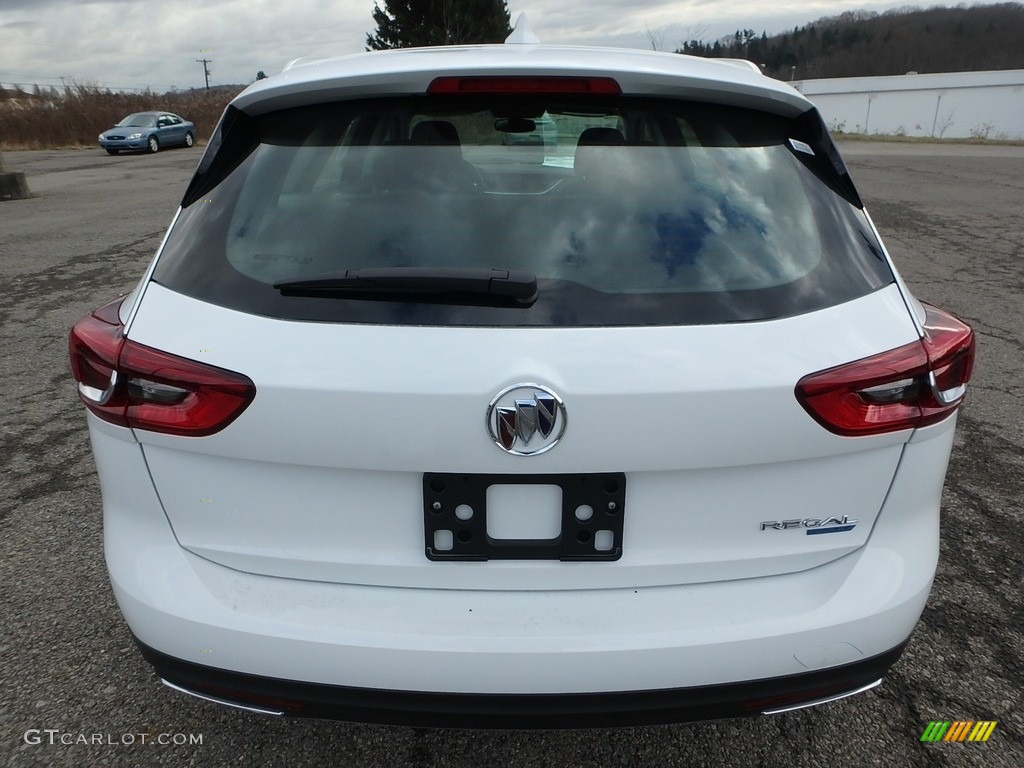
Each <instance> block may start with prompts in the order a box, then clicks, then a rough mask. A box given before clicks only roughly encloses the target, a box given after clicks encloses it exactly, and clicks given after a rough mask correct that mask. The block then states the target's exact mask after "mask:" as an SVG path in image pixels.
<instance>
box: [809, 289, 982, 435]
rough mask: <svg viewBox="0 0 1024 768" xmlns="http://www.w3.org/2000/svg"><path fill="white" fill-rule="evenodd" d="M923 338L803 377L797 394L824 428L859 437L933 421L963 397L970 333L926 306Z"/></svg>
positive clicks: (971, 350)
mask: <svg viewBox="0 0 1024 768" xmlns="http://www.w3.org/2000/svg"><path fill="white" fill-rule="evenodd" d="M925 311H926V318H925V322H924V338H922V339H920V340H919V341H914V342H911V343H910V344H906V345H904V346H902V347H898V348H897V349H893V350H890V351H888V352H883V353H882V354H880V355H875V356H873V357H868V358H865V359H863V360H856V361H854V362H852V363H847V364H845V365H840V366H837V367H835V368H829V369H828V370H825V371H818V372H817V373H812V374H810V375H808V376H804V377H803V378H802V379H800V381H799V382H798V383H797V385H796V397H797V400H799V401H800V404H801V405H802V406H803V407H804V409H805V410H806V411H807V412H808V413H809V414H810V415H811V416H812V417H814V419H815V421H817V422H818V423H819V424H821V425H822V426H823V427H825V429H827V430H829V431H830V432H834V433H835V434H837V435H843V436H846V437H860V436H866V435H878V434H884V433H886V432H898V431H900V430H904V429H917V428H919V427H924V426H927V425H929V424H935V423H936V422H938V421H941V420H942V419H944V418H946V417H947V416H949V415H950V414H952V413H953V411H955V410H956V409H957V408H958V407H959V405H960V403H961V402H962V401H963V399H964V395H965V393H966V391H967V382H968V380H969V379H970V378H971V371H972V368H973V367H974V332H973V331H972V330H971V329H970V328H969V327H968V326H967V325H965V324H964V323H962V322H960V321H959V320H957V319H956V318H955V317H953V316H952V315H950V314H949V313H947V312H944V311H942V310H941V309H938V308H936V307H933V306H930V305H927V304H926V305H925Z"/></svg>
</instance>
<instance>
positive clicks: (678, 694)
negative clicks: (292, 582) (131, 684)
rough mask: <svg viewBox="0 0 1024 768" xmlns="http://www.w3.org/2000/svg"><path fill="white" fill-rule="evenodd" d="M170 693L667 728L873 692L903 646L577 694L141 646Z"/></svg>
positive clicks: (297, 709)
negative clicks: (325, 681) (347, 679)
mask: <svg viewBox="0 0 1024 768" xmlns="http://www.w3.org/2000/svg"><path fill="white" fill-rule="evenodd" d="M136 643H138V645H139V649H140V650H141V651H142V655H143V656H145V658H146V660H147V661H148V662H149V663H150V664H152V665H153V668H154V669H155V671H156V673H157V675H158V676H159V677H160V678H161V679H162V680H163V681H164V682H165V683H167V684H169V685H170V686H171V687H173V688H177V689H179V690H182V691H183V692H185V693H190V694H192V695H196V696H199V697H200V698H205V699H208V700H211V701H214V702H217V703H220V704H227V705H229V706H238V707H242V708H244V709H249V710H255V711H258V712H263V713H266V714H275V715H284V716H291V717H314V718H322V719H330V720H344V721H346V722H355V723H376V724H384V725H404V726H416V727H427V728H451V727H458V728H487V729H534V728H537V729H545V730H553V729H560V728H609V727H619V726H640V725H661V724H665V723H681V722H689V721H695V720H714V719H722V718H736V717H750V716H754V715H760V714H771V713H772V712H773V711H785V710H789V709H799V708H802V707H804V706H814V705H816V704H823V703H827V702H829V701H834V700H837V699H840V698H845V697H846V696H848V695H852V694H855V693H860V692H862V691H864V690H867V689H869V688H871V687H874V685H875V684H877V682H878V681H880V679H881V678H882V677H883V676H884V675H885V673H886V672H887V671H888V669H889V667H891V666H892V665H893V664H894V663H895V662H896V660H897V659H899V657H900V654H902V653H903V649H904V647H905V646H906V643H901V644H900V645H899V646H897V647H895V648H893V649H891V650H889V651H887V652H885V653H883V654H880V655H878V656H875V657H873V658H870V659H865V660H863V661H859V662H857V663H855V664H846V665H843V666H841V667H833V668H831V669H827V670H822V671H818V672H807V673H804V674H798V675H790V676H788V677H778V678H772V679H768V680H753V681H747V682H740V683H730V684H726V685H709V686H702V687H694V688H662V689H657V690H650V691H616V692H613V693H577V694H544V695H530V694H467V693H424V692H422V691H395V690H380V689H372V688H354V687H350V686H338V685H320V684H316V683H304V682H298V681H294V680H278V679H275V678H269V677H260V676H257V675H248V674H242V673H238V672H230V671H227V670H223V669H217V668H214V667H207V666H203V665H200V664H192V663H190V662H187V661H182V660H181V659H175V658H172V657H170V656H167V655H166V654H163V653H160V652H159V651H157V650H154V649H153V648H150V647H148V646H147V645H146V644H145V643H142V642H141V641H139V640H138V639H136Z"/></svg>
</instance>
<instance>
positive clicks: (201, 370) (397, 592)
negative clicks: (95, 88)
mask: <svg viewBox="0 0 1024 768" xmlns="http://www.w3.org/2000/svg"><path fill="white" fill-rule="evenodd" d="M70 349H71V360H72V366H73V369H74V375H75V378H76V379H77V381H78V391H79V393H80V395H81V398H82V400H83V401H84V403H85V405H86V407H87V409H88V423H89V433H90V436H91V439H92V447H93V452H94V454H95V459H96V465H97V468H98V471H99V479H100V485H101V489H102V493H103V509H104V529H105V550H106V559H107V564H108V567H109V571H110V580H111V583H112V585H113V589H114V594H115V595H116V598H117V601H118V604H119V605H120V608H121V610H122V612H123V614H124V617H125V619H126V621H127V623H128V626H129V627H130V629H131V631H132V633H133V635H134V637H135V638H136V640H137V642H138V645H139V648H140V649H141V652H142V655H143V656H144V657H145V658H146V659H147V660H148V661H149V662H150V663H151V664H152V665H153V667H154V668H155V670H156V673H157V675H158V676H159V677H160V678H161V679H162V680H163V681H164V682H166V683H167V684H168V685H170V686H171V687H173V688H177V689H179V690H182V691H184V692H187V693H191V694H195V695H196V696H199V697H201V698H204V699H209V700H212V701H216V702H220V703H223V704H228V705H233V706H240V707H244V708H247V709H251V710H256V711H260V712H266V713H273V714H278V715H289V716H306V717H326V718H337V719H342V720H349V721H361V722H376V723H395V724H410V725H424V726H452V727H480V728H561V727H592V726H610V725H619V724H630V725H635V724H646V723H664V722H678V721H684V720H694V719H701V718H718V717H736V716H744V715H758V714H765V713H774V712H780V711H786V710H789V709H795V708H799V707H804V706H809V705H813V704H820V703H823V702H828V701H832V700H835V699H838V698H842V697H844V696H847V695H849V694H852V693H857V692H861V691H864V690H867V689H869V688H871V687H873V686H874V685H877V684H878V682H879V681H880V679H881V678H882V677H883V676H884V674H885V673H886V671H887V670H888V668H889V667H890V666H891V665H892V664H893V663H894V662H896V660H897V659H898V657H899V656H900V653H901V651H902V650H903V648H904V646H905V645H906V643H907V641H908V638H909V637H910V635H911V632H912V631H913V628H914V625H915V623H916V622H917V620H918V618H919V616H920V614H921V611H922V609H923V607H924V604H925V600H926V598H927V597H928V593H929V589H930V586H931V582H932V577H933V575H934V573H935V567H936V559H937V554H938V535H939V497H940V492H941V489H942V484H943V479H944V475H945V470H946V464H947V461H948V458H949V455H950V449H951V445H952V442H953V430H954V426H955V422H956V416H955V412H956V409H957V407H958V406H959V404H960V402H961V400H962V399H963V397H964V391H965V383H966V382H967V380H968V378H969V376H970V373H971V366H972V361H973V352H974V340H973V335H972V332H971V330H970V329H969V328H968V327H967V326H965V325H964V324H962V323H961V322H959V321H958V320H956V319H955V318H953V317H952V316H950V315H949V314H947V313H945V312H943V311H942V310H940V309H937V308H935V307H932V306H928V305H926V304H922V303H921V302H919V301H918V300H917V299H915V298H914V297H913V296H912V295H911V294H910V292H909V291H908V290H907V287H906V286H905V285H904V284H903V282H902V281H901V280H900V277H899V275H898V274H897V273H896V270H895V268H894V267H893V264H892V262H891V260H890V258H889V256H888V254H887V253H886V250H885V248H884V246H883V245H882V243H881V240H880V239H879V235H878V233H877V231H876V230H875V228H874V226H873V225H872V223H871V219H870V218H869V217H868V215H867V213H866V212H865V210H864V207H863V204H862V202H861V199H860V197H859V195H858V193H857V190H856V188H855V187H854V185H853V182H852V181H851V179H850V176H849V174H848V173H847V170H846V167H845V166H844V165H843V162H842V160H841V159H840V157H839V155H838V153H837V151H836V148H835V146H834V145H833V143H832V140H831V139H830V137H829V135H828V132H827V130H826V129H825V127H824V125H823V123H822V119H821V117H820V116H819V114H818V112H817V111H816V110H815V108H814V107H813V106H812V105H811V104H810V103H809V102H808V101H807V100H805V99H804V98H803V96H801V95H800V94H799V93H797V92H796V91H794V90H793V89H791V88H790V87H788V86H787V85H785V84H783V83H780V82H778V81H775V80H771V79H768V78H765V77H763V76H762V75H761V74H760V73H759V72H758V71H757V70H756V68H755V67H753V66H752V65H749V64H748V63H746V62H736V61H723V60H717V61H716V60H704V59H697V58H689V57H686V56H680V55H675V54H663V53H654V52H644V51H630V50H611V49H596V48H562V47H550V46H544V45H539V44H535V43H533V42H531V38H530V37H529V36H528V35H524V34H522V32H519V33H514V34H513V38H510V42H509V43H507V44H505V45H493V46H472V47H450V48H444V49H419V50H415V49H414V50H403V51H390V52H380V53H370V54H360V55H353V56H347V57H342V58H337V59H330V60H322V61H310V62H298V63H294V64H293V65H291V66H290V67H289V68H288V69H287V70H286V71H285V72H283V73H282V74H280V75H278V76H276V77H272V78H269V79H267V80H262V81H260V82H258V83H256V84H255V85H253V86H251V87H250V88H248V89H247V90H246V91H244V92H243V93H242V94H241V95H239V96H238V97H237V98H236V99H235V100H234V101H233V102H232V103H231V104H230V106H228V107H227V110H226V111H225V113H224V116H223V118H222V120H221V123H220V125H219V127H218V128H217V130H216V133H215V135H214V137H213V139H212V140H211V143H210V146H209V147H208V149H207V151H206V153H205V155H204V156H203V159H202V161H201V162H200V164H199V167H198V169H197V171H196V174H195V177H194V178H193V180H192V182H191V184H190V185H189V186H188V189H187V190H186V191H185V193H184V198H183V200H182V202H181V207H180V210H179V211H178V213H177V215H176V217H175V219H174V221H173V223H172V225H171V227H170V230H169V231H168V233H167V236H166V238H165V240H164V242H163V244H162V245H161V246H160V249H159V251H158V253H157V254H156V257H155V259H154V260H153V263H152V265H151V266H150V268H149V270H148V271H147V272H146V274H145V276H144V277H143V278H142V280H141V281H140V283H139V284H138V287H137V288H136V289H135V290H134V291H133V292H132V293H130V294H128V295H127V296H126V297H123V298H121V299H118V300H116V301H114V302H112V303H110V304H108V305H106V306H104V307H101V308H99V309H97V310H96V311H95V312H93V313H92V314H91V315H89V316H87V317H85V318H83V319H82V320H81V321H79V322H78V323H77V324H76V325H75V326H74V328H73V329H72V331H71V338H70Z"/></svg>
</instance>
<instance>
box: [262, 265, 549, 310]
mask: <svg viewBox="0 0 1024 768" xmlns="http://www.w3.org/2000/svg"><path fill="white" fill-rule="evenodd" d="M274 287H275V288H276V289H277V290H279V291H280V292H281V294H282V295H283V296H312V297H327V298H344V299H370V300H376V301H402V300H416V301H426V302H431V303H450V304H474V305H484V306H492V305H497V306H506V305H508V306H519V307H528V306H530V305H531V304H533V303H534V302H535V301H536V300H537V276H536V275H534V274H533V273H532V272H529V271H527V270H523V269H485V268H479V267H378V268H367V269H347V270H345V271H344V272H339V273H337V274H330V275H319V276H316V277H308V278H303V279H302V280H283V281H280V282H276V283H274Z"/></svg>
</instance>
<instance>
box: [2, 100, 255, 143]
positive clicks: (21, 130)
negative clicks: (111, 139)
mask: <svg viewBox="0 0 1024 768" xmlns="http://www.w3.org/2000/svg"><path fill="white" fill-rule="evenodd" d="M236 93H237V91H234V90H221V89H217V90H212V91H205V90H202V91H188V92H182V93H165V94H158V93H150V92H143V93H111V92H110V91H106V90H103V89H101V88H96V87H94V86H89V85H75V86H71V87H69V88H68V89H67V91H66V92H64V93H61V92H59V91H57V90H56V89H51V90H50V91H48V92H47V91H44V92H38V91H37V92H36V93H35V94H33V95H32V96H31V97H28V98H24V97H23V95H21V94H18V96H19V98H15V97H14V96H15V94H13V93H12V92H10V91H4V90H3V89H2V88H0V150H3V149H9V150H16V149H63V148H66V147H94V146H97V143H98V142H97V138H96V137H97V136H99V134H100V133H101V132H103V131H105V130H107V129H108V128H112V127H113V126H114V125H115V124H116V123H117V122H118V121H119V120H121V118H123V117H125V116H127V115H130V114H131V113H133V112H144V111H147V110H166V111H168V112H174V113H175V114H178V115H181V116H182V117H183V118H185V119H186V120H191V121H192V122H193V123H195V124H196V134H197V136H196V138H197V140H199V141H205V140H206V139H208V138H209V136H210V133H211V132H212V131H213V129H214V127H215V126H216V125H217V121H218V120H219V119H220V115H221V113H222V112H223V111H224V107H225V106H227V103H228V102H229V101H230V100H231V99H232V98H233V97H234V96H235V95H236Z"/></svg>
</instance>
